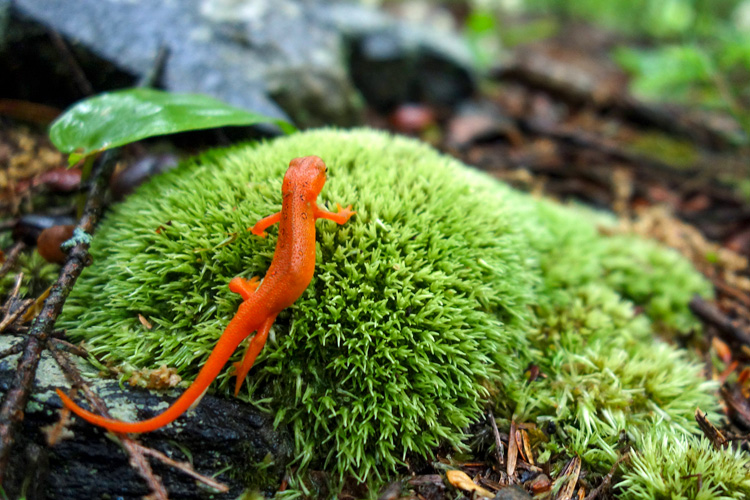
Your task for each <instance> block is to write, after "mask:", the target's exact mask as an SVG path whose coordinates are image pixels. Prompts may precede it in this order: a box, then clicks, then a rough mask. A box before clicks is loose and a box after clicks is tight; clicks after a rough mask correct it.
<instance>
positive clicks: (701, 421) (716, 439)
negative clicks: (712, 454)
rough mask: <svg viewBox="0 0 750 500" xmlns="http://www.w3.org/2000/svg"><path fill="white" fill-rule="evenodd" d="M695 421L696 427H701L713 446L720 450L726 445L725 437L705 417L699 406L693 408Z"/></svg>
mask: <svg viewBox="0 0 750 500" xmlns="http://www.w3.org/2000/svg"><path fill="white" fill-rule="evenodd" d="M695 421H696V422H698V427H700V428H701V431H703V434H704V435H705V436H706V437H707V438H708V439H709V440H710V441H711V443H712V444H713V445H714V448H716V449H717V450H721V449H722V448H724V447H725V446H726V444H727V438H726V437H724V434H722V433H721V431H720V430H719V429H717V428H716V426H715V425H714V424H712V423H711V421H709V420H708V418H706V414H705V413H703V412H701V409H700V408H696V409H695Z"/></svg>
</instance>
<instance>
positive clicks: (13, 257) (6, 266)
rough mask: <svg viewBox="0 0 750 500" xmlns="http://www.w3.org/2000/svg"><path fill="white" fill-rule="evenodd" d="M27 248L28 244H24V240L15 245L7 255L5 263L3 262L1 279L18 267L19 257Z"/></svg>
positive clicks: (0, 268)
mask: <svg viewBox="0 0 750 500" xmlns="http://www.w3.org/2000/svg"><path fill="white" fill-rule="evenodd" d="M25 247H26V243H24V242H23V240H18V241H17V242H15V243H13V245H12V246H11V247H10V249H9V250H8V252H7V253H6V254H5V262H3V265H2V266H1V267H0V278H2V277H3V276H5V275H6V274H8V271H10V270H11V269H12V268H13V266H15V265H16V261H17V260H18V256H19V255H20V254H21V250H23V249H24V248H25Z"/></svg>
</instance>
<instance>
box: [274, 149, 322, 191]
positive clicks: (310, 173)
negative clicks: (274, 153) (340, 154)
mask: <svg viewBox="0 0 750 500" xmlns="http://www.w3.org/2000/svg"><path fill="white" fill-rule="evenodd" d="M327 171H328V167H326V164H325V163H324V162H323V160H321V159H320V158H319V157H317V156H305V157H302V158H295V159H293V160H292V161H290V162H289V168H288V169H287V171H286V174H284V183H283V184H282V186H281V192H282V194H283V195H287V194H289V193H292V192H294V193H298V194H300V195H303V196H305V197H306V198H307V199H309V200H313V201H314V200H315V198H317V197H318V194H320V191H321V190H322V189H323V184H325V183H326V172H327Z"/></svg>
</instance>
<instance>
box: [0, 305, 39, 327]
mask: <svg viewBox="0 0 750 500" xmlns="http://www.w3.org/2000/svg"><path fill="white" fill-rule="evenodd" d="M33 303H34V299H27V300H24V301H22V302H21V303H20V304H19V305H18V306H17V307H10V309H13V311H12V312H8V313H6V314H5V317H4V318H3V320H2V321H0V333H2V332H4V331H5V329H6V328H8V326H10V325H12V324H13V323H15V321H16V320H17V319H18V317H19V316H20V315H22V314H23V313H24V312H26V310H27V309H28V308H29V306H30V305H31V304H33Z"/></svg>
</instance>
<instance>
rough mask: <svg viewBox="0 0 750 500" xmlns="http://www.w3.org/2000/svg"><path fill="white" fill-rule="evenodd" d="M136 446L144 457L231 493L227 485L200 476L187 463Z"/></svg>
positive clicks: (222, 491) (156, 451)
mask: <svg viewBox="0 0 750 500" xmlns="http://www.w3.org/2000/svg"><path fill="white" fill-rule="evenodd" d="M134 444H135V446H137V447H138V448H139V449H140V452H141V453H143V454H144V455H151V456H152V457H154V458H156V459H158V460H160V461H161V462H163V463H165V464H167V465H171V466H172V467H174V468H175V469H179V470H181V471H182V472H184V473H185V474H187V475H188V476H190V477H192V478H194V479H196V480H197V481H200V482H202V483H203V484H205V485H207V486H210V487H211V488H213V489H215V490H217V491H219V492H221V493H226V492H228V491H229V487H228V486H227V485H225V484H222V483H220V482H218V481H215V480H214V479H211V478H210V477H207V476H204V475H203V474H199V473H198V472H196V471H195V469H193V466H192V465H190V464H189V463H187V462H178V461H176V460H172V459H171V458H169V457H168V456H166V455H165V454H164V453H162V452H160V451H159V450H155V449H153V448H148V447H146V446H143V445H142V444H140V443H137V442H134Z"/></svg>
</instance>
